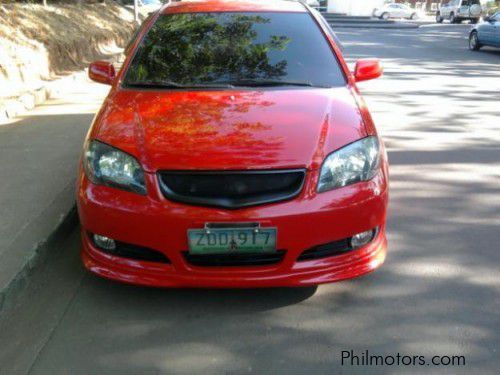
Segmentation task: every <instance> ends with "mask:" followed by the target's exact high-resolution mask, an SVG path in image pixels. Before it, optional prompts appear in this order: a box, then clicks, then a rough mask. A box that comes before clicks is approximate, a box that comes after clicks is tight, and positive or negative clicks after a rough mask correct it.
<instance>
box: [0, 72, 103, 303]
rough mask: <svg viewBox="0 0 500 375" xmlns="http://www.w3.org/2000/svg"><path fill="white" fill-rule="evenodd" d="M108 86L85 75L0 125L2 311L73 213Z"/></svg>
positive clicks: (0, 268) (0, 277) (0, 296)
mask: <svg viewBox="0 0 500 375" xmlns="http://www.w3.org/2000/svg"><path fill="white" fill-rule="evenodd" d="M108 90H109V86H105V85H99V84H96V83H92V82H90V81H89V80H88V79H87V78H84V77H83V75H79V76H77V78H76V79H75V81H74V82H67V83H65V84H64V87H63V88H62V89H61V91H60V92H59V93H57V94H56V95H57V96H56V97H55V98H53V99H50V100H49V101H47V102H45V104H43V105H42V106H40V107H36V108H35V109H34V110H33V111H30V112H29V113H27V114H26V115H25V116H22V117H19V118H17V119H15V120H13V121H11V122H10V123H8V124H6V125H0V160H1V161H2V162H1V163H0V181H2V182H1V184H0V311H1V310H2V307H4V306H5V305H6V304H7V303H9V302H10V301H11V298H10V297H12V296H14V295H15V294H16V292H17V291H19V290H20V289H22V287H23V285H24V284H25V283H26V276H27V275H28V274H29V272H30V270H31V269H32V268H33V267H34V265H35V264H36V262H37V261H38V260H39V259H41V257H39V255H40V254H41V253H43V252H44V251H45V249H46V248H47V246H44V243H46V242H47V241H48V240H50V237H51V235H53V233H54V231H55V229H57V228H58V227H59V226H60V224H61V223H63V222H64V220H65V219H67V218H68V217H70V219H71V218H72V219H73V222H74V215H73V216H71V215H69V214H70V212H71V211H72V209H73V208H74V199H75V198H74V182H75V177H76V170H77V163H78V159H79V156H80V152H81V147H82V143H83V139H84V137H85V134H86V132H87V130H88V128H89V125H90V123H91V121H92V118H93V116H94V113H95V112H96V111H97V110H98V109H99V106H100V104H101V102H102V100H103V99H104V97H105V95H106V94H107V92H108Z"/></svg>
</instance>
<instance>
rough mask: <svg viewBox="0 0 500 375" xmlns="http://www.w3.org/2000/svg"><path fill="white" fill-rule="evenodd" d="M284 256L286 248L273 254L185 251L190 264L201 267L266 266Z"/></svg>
mask: <svg viewBox="0 0 500 375" xmlns="http://www.w3.org/2000/svg"><path fill="white" fill-rule="evenodd" d="M284 257H285V251H284V250H279V251H277V252H275V253H271V254H210V255H194V254H190V253H189V252H187V251H186V252H184V259H186V261H187V262H188V263H189V264H192V265H193V266H200V267H229V266H264V265H269V264H276V263H279V262H281V261H282V260H283V258H284Z"/></svg>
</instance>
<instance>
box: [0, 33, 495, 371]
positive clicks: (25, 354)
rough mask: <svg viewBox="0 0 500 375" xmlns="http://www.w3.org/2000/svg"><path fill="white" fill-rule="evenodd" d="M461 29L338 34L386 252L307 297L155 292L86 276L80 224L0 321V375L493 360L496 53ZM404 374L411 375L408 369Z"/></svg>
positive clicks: (486, 364)
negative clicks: (353, 66)
mask: <svg viewBox="0 0 500 375" xmlns="http://www.w3.org/2000/svg"><path fill="white" fill-rule="evenodd" d="M467 30H468V27H467V25H458V26H454V25H449V26H448V27H444V26H440V27H426V28H421V29H418V30H412V31H398V30H394V31H389V30H385V31H380V32H379V31H377V32H373V30H351V29H349V30H347V29H345V30H342V31H340V32H339V37H340V39H341V40H342V41H343V42H344V44H345V53H346V55H347V57H348V58H349V61H350V62H352V61H353V60H354V59H356V58H361V57H375V56H378V57H380V58H382V59H383V61H384V64H385V66H386V75H385V78H383V79H381V80H378V81H373V82H366V83H363V84H360V88H361V90H362V91H363V93H364V94H365V97H366V99H367V102H368V104H369V106H370V108H371V110H372V112H373V114H374V117H375V120H376V122H377V124H378V127H379V129H380V131H381V133H382V134H383V136H384V138H385V140H386V144H387V147H388V150H389V158H390V161H391V166H392V167H391V174H392V181H391V182H392V186H391V204H390V215H389V223H388V232H389V241H390V244H389V250H390V253H389V257H388V259H387V262H386V264H385V265H384V266H383V267H382V268H381V269H380V270H379V271H377V272H375V273H373V274H371V275H368V276H366V277H363V278H360V279H357V280H352V281H346V282H341V283H336V284H331V285H325V286H320V287H318V288H298V289H261V290H162V289H146V288H139V287H133V286H127V285H121V284H117V283H113V282H109V281H106V280H101V279H98V278H96V277H93V276H91V275H89V274H87V273H86V272H84V271H83V269H82V266H81V265H80V262H79V259H78V249H79V238H78V233H77V230H76V229H75V230H74V231H73V232H72V233H68V235H67V238H66V239H64V241H62V242H61V243H60V244H59V245H58V246H55V247H54V249H53V253H52V257H51V258H50V259H49V261H48V262H47V263H46V264H44V265H43V266H42V267H40V268H39V269H38V270H37V272H36V273H35V275H34V276H33V279H32V282H31V284H30V286H29V287H28V288H27V290H26V292H25V294H24V296H23V298H22V300H20V303H19V305H17V306H16V307H14V308H13V309H11V310H9V311H7V312H6V313H5V314H4V315H3V316H1V317H0V348H1V349H0V373H1V374H9V375H10V374H24V373H31V374H113V373H116V374H118V373H119V374H128V373H130V374H137V373H140V374H158V373H181V374H182V373H185V374H193V373H206V374H208V373H214V374H216V373H217V374H219V373H245V372H255V373H296V374H304V373H311V374H312V373H314V374H329V373H366V372H367V371H368V372H380V373H387V372H389V373H392V372H399V371H401V370H404V369H405V368H403V367H399V368H396V367H393V366H379V367H363V366H357V367H356V366H354V367H353V366H349V365H344V366H341V352H342V351H343V350H353V351H354V352H355V353H356V354H358V355H359V356H361V355H362V353H363V352H364V351H365V350H368V351H369V353H370V354H377V355H394V356H396V355H397V353H398V352H399V353H401V354H407V355H424V356H426V359H427V360H430V359H431V358H432V356H434V355H441V356H443V355H447V356H452V355H463V356H465V360H466V364H465V367H443V366H440V367H439V368H438V367H434V368H433V367H422V368H419V367H411V369H413V370H417V371H420V372H422V371H424V370H428V369H432V370H434V371H437V370H445V371H447V372H450V373H471V372H475V373H483V374H487V373H491V374H494V373H497V369H498V367H499V365H500V355H499V352H498V350H499V345H500V331H499V329H498V328H499V327H500V314H499V313H498V312H499V311H500V271H499V267H498V264H499V262H500V251H499V246H498V243H499V241H500V231H499V228H500V214H499V213H500V198H499V197H500V146H499V145H500V121H499V118H500V106H499V103H500V51H494V50H484V51H482V52H479V53H473V52H469V51H468V50H467V41H466V36H467ZM406 369H408V368H406Z"/></svg>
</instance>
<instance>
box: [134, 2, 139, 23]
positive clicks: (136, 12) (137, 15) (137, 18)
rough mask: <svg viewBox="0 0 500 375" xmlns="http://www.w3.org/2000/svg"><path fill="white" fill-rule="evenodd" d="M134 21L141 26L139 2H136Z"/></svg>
mask: <svg viewBox="0 0 500 375" xmlns="http://www.w3.org/2000/svg"><path fill="white" fill-rule="evenodd" d="M134 21H135V22H136V23H137V24H139V0H134Z"/></svg>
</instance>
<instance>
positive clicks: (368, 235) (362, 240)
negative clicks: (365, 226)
mask: <svg viewBox="0 0 500 375" xmlns="http://www.w3.org/2000/svg"><path fill="white" fill-rule="evenodd" d="M375 232H376V229H371V230H367V231H366V232H361V233H358V234H355V235H354V236H352V237H351V247H353V248H355V249H356V248H358V247H361V246H365V245H366V244H367V243H369V242H370V241H371V240H373V238H374V237H375Z"/></svg>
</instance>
